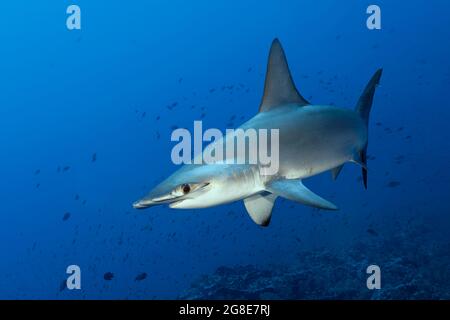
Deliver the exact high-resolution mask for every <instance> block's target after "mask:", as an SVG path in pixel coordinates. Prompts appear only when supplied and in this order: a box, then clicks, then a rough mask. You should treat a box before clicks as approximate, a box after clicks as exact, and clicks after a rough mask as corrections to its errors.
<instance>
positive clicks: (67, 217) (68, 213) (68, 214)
mask: <svg viewBox="0 0 450 320" xmlns="http://www.w3.org/2000/svg"><path fill="white" fill-rule="evenodd" d="M69 218H70V212H66V213H64V216H63V218H62V219H63V221H67V220H69Z"/></svg>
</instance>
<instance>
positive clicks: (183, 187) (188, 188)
mask: <svg viewBox="0 0 450 320" xmlns="http://www.w3.org/2000/svg"><path fill="white" fill-rule="evenodd" d="M181 190H182V191H183V193H184V194H186V193H189V192H190V191H191V186H190V185H189V184H187V183H185V184H182V185H181Z"/></svg>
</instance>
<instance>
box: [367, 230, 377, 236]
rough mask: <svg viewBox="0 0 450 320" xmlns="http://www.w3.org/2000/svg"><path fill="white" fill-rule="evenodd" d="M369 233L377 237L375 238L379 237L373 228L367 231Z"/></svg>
mask: <svg viewBox="0 0 450 320" xmlns="http://www.w3.org/2000/svg"><path fill="white" fill-rule="evenodd" d="M367 233H368V234H370V235H372V236H375V237H376V236H378V232H376V231H375V230H373V229H372V228H369V229H367Z"/></svg>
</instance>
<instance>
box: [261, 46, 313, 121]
mask: <svg viewBox="0 0 450 320" xmlns="http://www.w3.org/2000/svg"><path fill="white" fill-rule="evenodd" d="M292 103H295V104H298V105H300V106H306V105H309V104H310V103H309V102H308V101H306V100H305V98H303V97H302V96H301V95H300V93H299V92H298V91H297V88H296V87H295V84H294V81H293V80H292V76H291V72H290V71H289V66H288V63H287V60H286V55H285V54H284V50H283V47H282V46H281V43H280V41H279V40H278V39H275V40H273V42H272V46H271V47H270V53H269V61H268V63H267V72H266V80H265V83H264V95H263V98H262V101H261V105H260V106H259V111H260V112H263V111H267V110H270V109H272V108H275V107H277V106H281V105H286V104H292Z"/></svg>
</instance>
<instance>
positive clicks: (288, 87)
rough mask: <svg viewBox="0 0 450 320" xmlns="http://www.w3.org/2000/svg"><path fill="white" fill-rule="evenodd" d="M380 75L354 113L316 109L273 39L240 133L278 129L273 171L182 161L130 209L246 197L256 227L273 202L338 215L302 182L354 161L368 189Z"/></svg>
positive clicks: (203, 205)
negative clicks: (257, 95) (254, 108)
mask: <svg viewBox="0 0 450 320" xmlns="http://www.w3.org/2000/svg"><path fill="white" fill-rule="evenodd" d="M381 74H382V69H378V70H377V71H376V72H375V74H374V75H373V76H372V78H371V79H370V81H369V83H368V84H367V86H366V87H365V89H364V91H363V93H362V95H361V97H360V98H359V100H358V102H357V104H356V107H355V108H354V109H353V110H351V109H344V108H338V107H335V106H331V105H314V104H311V103H310V102H308V101H307V100H306V99H305V98H304V97H303V96H302V95H301V94H300V93H299V91H298V90H297V89H296V87H295V84H294V81H293V79H292V76H291V72H290V70H289V67H288V63H287V60H286V56H285V53H284V50H283V48H282V46H281V43H280V41H279V40H278V39H275V40H273V42H272V46H271V48H270V52H269V59H268V64H267V72H266V77H265V84H264V94H263V97H262V101H261V104H260V106H259V112H258V114H257V115H256V116H254V117H253V118H251V119H250V120H248V121H247V122H245V123H244V124H243V125H241V127H240V128H243V129H247V128H253V129H278V130H279V169H278V171H277V173H276V174H272V175H264V174H262V173H261V172H262V171H261V170H258V169H259V165H258V164H256V165H255V164H227V163H213V164H185V165H183V166H182V167H181V168H180V169H179V170H177V171H176V172H175V173H173V174H172V175H171V176H169V177H168V178H167V179H166V180H164V181H163V182H161V183H160V184H159V185H157V186H156V187H155V188H154V189H153V190H152V191H151V192H150V193H149V194H148V195H147V196H145V197H144V198H142V199H140V200H138V201H136V202H135V203H134V204H133V207H134V208H136V209H143V208H147V207H150V206H154V205H161V204H167V205H169V207H171V208H177V209H189V208H207V207H212V206H216V205H220V204H225V203H230V202H234V201H238V200H243V201H244V205H245V208H246V209H247V212H248V213H249V215H250V217H251V219H252V220H253V221H254V222H255V223H257V224H258V225H260V226H268V225H269V222H270V220H271V216H272V208H273V206H274V202H275V200H276V199H277V198H278V197H282V198H286V199H289V200H292V201H296V202H299V203H302V204H305V205H309V206H312V207H315V208H320V209H325V210H337V209H338V208H337V206H336V205H334V204H333V203H331V202H330V201H327V200H325V199H323V198H322V197H320V196H318V195H316V194H315V193H313V192H312V191H311V190H309V189H308V188H307V187H306V186H305V185H304V184H303V183H302V180H303V179H305V178H308V177H311V176H314V175H317V174H320V173H322V172H325V171H328V170H330V171H331V173H332V178H333V179H336V178H337V176H338V175H339V172H340V171H341V169H342V167H343V165H344V164H345V163H347V162H353V163H356V164H358V165H360V166H361V168H362V177H363V182H364V187H365V188H366V189H367V156H366V154H367V145H368V124H369V114H370V109H371V107H372V101H373V98H374V94H375V89H376V87H377V86H378V84H379V81H380V78H381ZM225 138H226V137H225ZM214 143H216V141H214V142H212V143H211V144H214ZM208 147H209V146H208ZM205 151H206V149H205ZM205 151H204V152H205Z"/></svg>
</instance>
